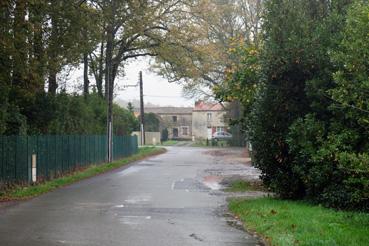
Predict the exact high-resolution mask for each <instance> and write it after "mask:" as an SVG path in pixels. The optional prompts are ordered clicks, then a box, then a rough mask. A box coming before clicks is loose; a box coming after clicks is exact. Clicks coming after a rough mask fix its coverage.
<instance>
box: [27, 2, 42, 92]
mask: <svg viewBox="0 0 369 246" xmlns="http://www.w3.org/2000/svg"><path fill="white" fill-rule="evenodd" d="M44 7H45V6H44V4H43V3H37V2H36V3H33V4H31V5H30V10H29V15H30V20H31V23H33V35H32V38H33V40H32V41H33V50H32V52H33V53H32V55H31V62H30V65H31V69H30V73H29V74H30V75H29V78H30V83H31V84H32V86H31V87H32V88H33V89H34V90H35V91H36V92H41V91H43V90H44V88H45V67H46V61H45V57H44V55H45V54H44V44H43V21H44V14H45V13H44V10H45V8H44Z"/></svg>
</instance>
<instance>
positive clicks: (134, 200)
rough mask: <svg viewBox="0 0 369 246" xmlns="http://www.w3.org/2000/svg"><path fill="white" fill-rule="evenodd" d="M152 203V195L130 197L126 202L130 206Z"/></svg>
mask: <svg viewBox="0 0 369 246" xmlns="http://www.w3.org/2000/svg"><path fill="white" fill-rule="evenodd" d="M149 201H151V195H139V196H130V197H128V199H126V200H125V202H126V203H129V204H137V203H147V202H149Z"/></svg>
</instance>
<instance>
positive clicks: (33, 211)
mask: <svg viewBox="0 0 369 246" xmlns="http://www.w3.org/2000/svg"><path fill="white" fill-rule="evenodd" d="M229 151H231V150H230V149H229V150H227V149H224V150H223V152H222V153H223V154H220V155H217V154H216V152H209V150H208V149H203V148H191V147H169V148H168V152H167V153H165V154H163V155H160V156H156V157H153V158H150V159H146V160H143V161H140V162H137V163H136V164H135V165H132V166H130V167H128V168H121V169H118V170H116V171H113V172H110V173H107V174H103V175H99V176H97V177H94V178H91V179H88V180H84V181H81V182H79V183H76V184H73V185H70V186H67V187H65V188H61V189H58V190H56V191H54V192H51V193H48V194H45V195H42V196H39V197H37V198H34V199H32V200H30V201H26V202H21V203H18V204H16V205H12V206H8V207H3V208H0V245H1V246H5V245H6V246H8V245H9V246H12V245H28V246H33V245H48V246H50V245H86V246H87V245H88V246H94V245H127V246H145V245H148V246H149V245H150V246H166V245H168V246H169V245H170V246H177V245H178V246H181V245H212V246H218V245H234V246H235V245H258V241H257V239H256V238H254V237H253V236H251V235H249V234H247V233H245V232H244V231H241V230H239V229H237V228H236V227H232V226H230V225H228V224H229V221H227V220H228V219H227V218H226V217H224V216H223V214H224V207H225V204H226V195H225V194H224V193H223V192H221V191H220V190H219V189H220V188H221V185H220V184H219V182H220V179H221V178H219V176H220V175H233V174H234V173H240V172H241V173H242V172H245V173H244V174H245V175H250V177H251V178H255V177H256V178H257V175H258V172H257V170H254V169H252V168H249V169H245V167H244V166H245V165H243V164H241V163H240V161H239V160H237V159H229V158H228V159H227V158H226V157H227V156H226V155H227V153H228V152H229ZM235 151H236V152H237V151H238V150H235ZM214 153H215V154H214ZM224 153H225V154H224ZM229 156H230V155H228V157H229ZM227 222H228V223H227Z"/></svg>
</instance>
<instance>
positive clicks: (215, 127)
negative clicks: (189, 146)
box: [192, 101, 228, 139]
mask: <svg viewBox="0 0 369 246" xmlns="http://www.w3.org/2000/svg"><path fill="white" fill-rule="evenodd" d="M226 115H227V110H226V109H225V108H224V107H223V106H222V105H221V104H220V103H207V102H203V101H197V102H196V103H195V107H194V109H193V110H192V135H193V136H194V137H195V138H196V139H207V138H208V139H211V137H212V135H213V134H214V133H215V132H217V131H228V124H227V123H226Z"/></svg>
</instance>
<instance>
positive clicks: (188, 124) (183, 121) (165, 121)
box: [159, 114, 192, 139]
mask: <svg viewBox="0 0 369 246" xmlns="http://www.w3.org/2000/svg"><path fill="white" fill-rule="evenodd" d="M159 116H160V130H163V129H164V128H167V129H168V138H169V139H173V138H182V139H191V137H192V114H159ZM173 116H177V121H176V122H174V121H173ZM174 128H177V129H178V137H174V136H173V129H174ZM183 128H187V135H184V133H185V132H184V131H183Z"/></svg>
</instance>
